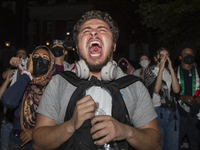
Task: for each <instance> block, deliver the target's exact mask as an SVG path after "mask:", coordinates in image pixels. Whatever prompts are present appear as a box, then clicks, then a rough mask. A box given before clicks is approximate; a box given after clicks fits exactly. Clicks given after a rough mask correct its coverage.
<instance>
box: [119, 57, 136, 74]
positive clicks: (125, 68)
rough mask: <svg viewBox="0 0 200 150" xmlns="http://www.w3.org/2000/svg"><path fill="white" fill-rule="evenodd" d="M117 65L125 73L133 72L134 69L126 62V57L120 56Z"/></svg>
mask: <svg viewBox="0 0 200 150" xmlns="http://www.w3.org/2000/svg"><path fill="white" fill-rule="evenodd" d="M117 65H118V66H119V67H120V68H121V69H122V71H123V72H124V73H125V74H133V73H134V71H135V69H134V68H133V66H132V65H131V64H130V63H129V62H128V60H127V59H126V58H123V57H122V58H120V59H119V61H118V63H117Z"/></svg>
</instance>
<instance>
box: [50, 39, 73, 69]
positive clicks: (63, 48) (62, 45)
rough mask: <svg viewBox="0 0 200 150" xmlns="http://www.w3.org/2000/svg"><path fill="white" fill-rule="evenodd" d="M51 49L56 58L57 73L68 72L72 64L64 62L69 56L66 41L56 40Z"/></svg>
mask: <svg viewBox="0 0 200 150" xmlns="http://www.w3.org/2000/svg"><path fill="white" fill-rule="evenodd" d="M50 49H51V52H52V53H53V55H54V57H55V61H56V72H59V71H66V70H67V69H68V68H69V66H70V64H69V63H68V62H66V61H65V60H64V59H65V57H66V56H67V54H68V51H67V45H66V41H64V40H57V39H55V40H53V43H52V45H51V47H50Z"/></svg>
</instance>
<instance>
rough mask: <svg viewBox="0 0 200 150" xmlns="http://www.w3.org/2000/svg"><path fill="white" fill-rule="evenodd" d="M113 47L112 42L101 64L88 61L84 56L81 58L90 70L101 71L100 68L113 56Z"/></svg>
mask: <svg viewBox="0 0 200 150" xmlns="http://www.w3.org/2000/svg"><path fill="white" fill-rule="evenodd" d="M113 49H114V44H112V46H111V48H110V51H109V53H108V56H107V57H106V59H105V60H104V61H103V62H102V63H101V64H98V65H94V64H92V63H88V61H87V60H86V58H82V59H83V60H84V61H85V62H86V64H87V66H88V68H89V70H90V71H91V72H101V69H102V68H103V67H104V66H105V65H106V64H107V63H108V62H109V61H110V60H111V57H112V56H113Z"/></svg>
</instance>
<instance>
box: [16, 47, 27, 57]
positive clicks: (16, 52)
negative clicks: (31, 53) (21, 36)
mask: <svg viewBox="0 0 200 150" xmlns="http://www.w3.org/2000/svg"><path fill="white" fill-rule="evenodd" d="M19 50H23V51H25V52H26V56H28V54H27V50H26V49H25V48H18V49H17V50H16V55H17V52H18V51H19Z"/></svg>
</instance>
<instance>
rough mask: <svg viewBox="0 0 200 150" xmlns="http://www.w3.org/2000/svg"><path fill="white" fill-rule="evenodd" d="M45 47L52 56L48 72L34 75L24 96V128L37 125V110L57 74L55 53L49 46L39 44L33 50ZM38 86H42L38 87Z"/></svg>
mask: <svg viewBox="0 0 200 150" xmlns="http://www.w3.org/2000/svg"><path fill="white" fill-rule="evenodd" d="M39 48H44V49H45V50H47V52H48V53H49V57H50V65H49V70H48V72H47V73H46V74H44V75H43V76H41V77H35V76H33V80H32V81H31V82H30V83H29V84H28V86H27V88H26V90H25V92H24V95H23V98H22V106H21V110H20V122H21V128H22V130H24V129H26V128H33V127H34V126H35V121H36V117H37V113H36V110H37V108H38V105H39V102H40V99H41V96H42V94H43V92H44V90H45V88H46V86H47V84H48V83H49V81H50V80H51V78H52V76H53V75H54V74H55V71H56V68H55V60H54V55H53V54H52V53H51V51H50V50H49V48H48V47H46V46H38V47H36V48H35V50H34V51H33V53H32V55H33V54H34V52H35V51H36V50H37V49H39ZM38 86H40V87H42V88H38Z"/></svg>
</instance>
